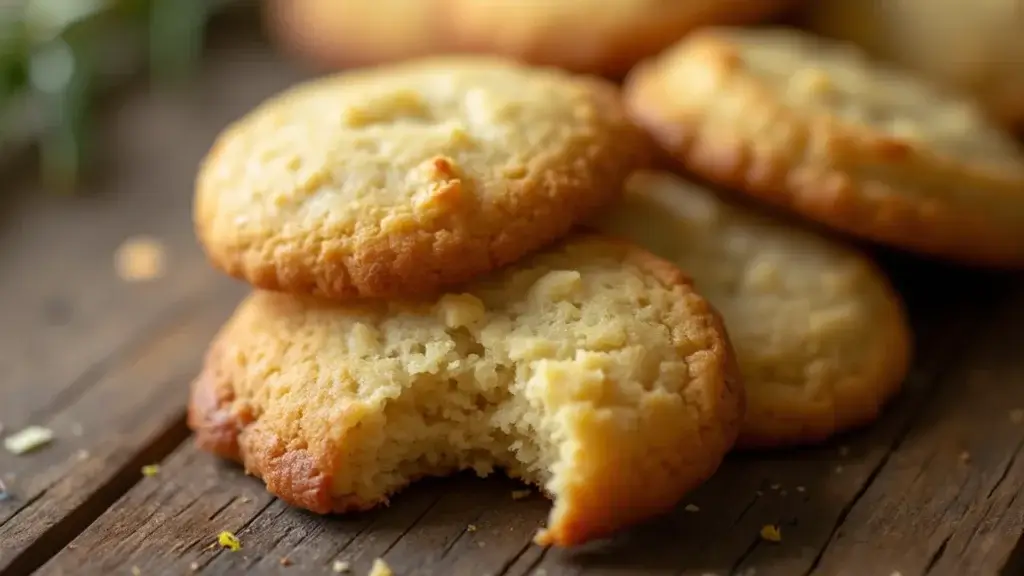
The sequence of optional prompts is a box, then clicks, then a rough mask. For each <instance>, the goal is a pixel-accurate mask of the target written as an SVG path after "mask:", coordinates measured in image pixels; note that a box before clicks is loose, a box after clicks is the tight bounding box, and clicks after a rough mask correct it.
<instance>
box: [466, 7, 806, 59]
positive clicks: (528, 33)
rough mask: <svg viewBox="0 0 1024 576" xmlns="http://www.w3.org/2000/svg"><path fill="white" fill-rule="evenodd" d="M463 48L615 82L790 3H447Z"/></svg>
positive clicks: (775, 11) (770, 13)
mask: <svg viewBox="0 0 1024 576" xmlns="http://www.w3.org/2000/svg"><path fill="white" fill-rule="evenodd" d="M450 2H451V4H452V14H453V15H457V17H453V18H452V22H451V26H452V27H453V29H454V30H455V34H456V35H457V36H458V38H459V40H460V42H461V45H462V46H463V48H469V49H477V50H484V51H488V52H495V53H499V54H505V55H509V56H514V57H516V58H519V59H521V60H524V61H527V62H532V63H537V64H546V65H553V66H559V67H562V68H566V69H569V70H576V71H580V72H592V73H600V74H606V75H610V76H619V75H622V74H625V73H626V72H627V71H628V70H629V69H630V68H632V67H633V65H634V64H636V62H638V61H639V60H640V59H642V58H646V57H648V56H651V55H654V54H657V53H658V52H660V51H661V50H663V49H664V48H666V47H667V46H669V45H671V44H672V43H674V42H675V41H677V40H678V39H679V38H682V37H683V36H684V35H686V34H687V33H688V32H690V31H692V30H695V29H697V28H699V27H701V26H707V25H715V24H718V25H720V24H744V23H749V22H755V21H758V20H761V19H763V18H766V17H768V16H770V15H773V14H775V13H777V12H780V11H781V10H782V9H783V8H786V7H788V6H789V5H790V4H792V0H686V1H679V0H561V1H558V2H552V1H550V0H490V1H488V2H481V1H480V0H450Z"/></svg>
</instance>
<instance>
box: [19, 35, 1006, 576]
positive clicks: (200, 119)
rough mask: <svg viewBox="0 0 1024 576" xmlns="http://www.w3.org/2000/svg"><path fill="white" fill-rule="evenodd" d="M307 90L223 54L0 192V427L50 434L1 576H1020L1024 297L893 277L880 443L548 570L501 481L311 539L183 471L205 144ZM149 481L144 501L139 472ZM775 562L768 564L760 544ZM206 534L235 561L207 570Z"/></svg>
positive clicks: (896, 271) (214, 323)
mask: <svg viewBox="0 0 1024 576" xmlns="http://www.w3.org/2000/svg"><path fill="white" fill-rule="evenodd" d="M303 75H304V73H303V72H302V71H301V70H299V69H298V68H296V67H295V66H294V65H293V64H290V63H288V62H285V61H284V60H282V59H281V58H280V57H278V56H274V55H273V53H271V52H270V51H269V50H268V49H267V48H265V47H264V46H263V45H262V44H261V43H259V42H257V41H255V40H249V39H242V38H237V39H233V40H232V42H230V43H228V44H226V45H224V46H221V47H217V48H215V49H214V50H213V51H212V56H211V59H210V61H209V62H208V64H207V69H206V70H205V72H204V74H203V77H202V79H201V81H200V82H198V83H196V85H195V87H193V88H191V89H190V90H189V91H188V92H184V93H177V94H166V93H165V94H154V93H150V92H149V91H147V90H145V89H140V90H137V91H134V92H132V93H131V94H129V95H127V96H126V97H124V98H121V99H119V100H117V101H115V102H112V103H111V105H110V106H109V108H110V109H109V110H108V113H107V114H106V117H105V118H106V121H105V122H104V124H103V125H104V133H103V134H102V137H101V142H100V144H101V148H100V152H101V153H100V155H99V162H101V163H102V166H101V169H100V170H98V171H97V172H98V174H100V175H101V176H100V177H98V178H97V179H96V180H95V181H94V182H92V183H90V188H91V190H90V192H89V193H88V194H86V195H84V196H83V197H81V198H74V199H69V198H54V197H48V196H46V195H44V194H43V193H41V192H39V191H38V190H36V189H35V188H34V186H35V185H34V184H33V183H32V179H31V178H29V177H15V176H11V175H5V176H4V177H3V178H0V182H2V183H3V184H2V185H3V191H4V196H3V197H2V198H0V200H2V201H3V202H4V203H5V205H4V210H3V212H2V214H3V216H2V217H0V245H2V246H3V247H4V248H3V250H2V251H0V293H2V294H3V295H4V296H5V297H4V298H3V299H2V300H0V319H2V324H0V326H2V329H0V373H2V374H3V393H2V395H0V423H3V425H4V426H5V428H6V429H7V431H8V432H10V431H13V430H17V429H19V428H21V427H23V426H26V425H29V424H40V425H44V426H48V427H50V428H52V429H53V430H54V431H55V432H56V436H57V438H56V440H55V441H54V443H53V444H52V445H51V446H49V447H47V448H45V449H42V450H40V451H38V452H36V453H33V454H30V455H23V456H13V455H10V454H8V453H6V452H0V478H3V479H4V481H5V483H6V484H7V485H8V487H9V489H10V491H11V494H12V496H13V497H12V498H11V499H10V500H8V501H3V502H0V575H2V576H8V575H15V574H17V575H20V574H29V573H32V572H35V571H38V572H39V573H41V574H132V573H133V569H137V570H138V572H139V573H142V574H165V573H166V574H180V573H186V572H190V571H194V570H198V571H199V572H200V573H203V574H237V573H242V572H243V571H247V572H249V573H254V574H278V573H284V574H307V573H312V574H317V573H320V574H329V573H331V568H332V564H333V563H334V562H335V561H338V560H341V561H345V562H348V563H350V565H351V567H352V569H353V573H355V574H364V573H366V571H367V570H368V569H369V567H370V565H371V564H372V562H373V560H374V559H375V558H378V557H383V558H384V559H386V561H387V562H388V563H389V564H390V565H391V567H392V568H393V569H394V570H395V573H396V574H398V575H406V574H423V575H426V574H435V575H458V574H466V575H471V576H480V575H484V574H491V575H499V574H509V575H520V574H535V575H540V574H548V575H554V574H612V573H614V574H705V573H709V574H720V575H724V574H758V575H764V574H778V575H790V574H850V575H856V576H862V575H863V576H872V575H875V574H878V575H883V576H889V575H891V574H894V573H897V572H898V573H900V574H902V575H904V576H911V575H916V574H997V573H999V572H1000V571H1001V570H1003V571H1004V572H1005V573H1014V574H1018V573H1024V560H1022V558H1024V552H1022V550H1020V549H1018V543H1019V540H1020V536H1021V533H1022V528H1024V501H1021V500H1019V499H1018V498H1017V494H1018V492H1019V490H1020V488H1021V486H1022V484H1024V459H1018V454H1019V452H1020V450H1021V447H1022V446H1024V423H1021V422H1015V421H1014V419H1013V418H1011V414H1013V411H1014V410H1016V409H1018V408H1024V356H1022V355H1021V353H1022V352H1024V279H1022V278H1020V277H1016V278H1015V277H1011V276H1007V275H994V274H983V273H978V272H968V271H963V270H954V269H951V268H946V267H942V266H938V265H935V264H928V263H923V262H919V261H914V260H911V259H908V258H903V257H898V256H894V255H883V260H884V264H885V266H886V269H887V270H889V271H890V272H891V273H892V275H893V277H894V280H895V282H896V283H897V285H898V286H899V287H900V289H901V291H902V292H903V294H904V295H905V297H906V299H907V301H908V303H909V307H910V310H911V314H912V318H913V321H914V326H915V329H916V332H917V335H918V351H917V361H916V366H915V369H914V371H913V373H912V375H911V377H910V378H909V380H908V383H907V387H906V390H905V392H904V394H902V395H901V396H900V397H899V398H898V399H897V401H896V402H894V404H893V405H892V407H891V408H890V409H889V410H888V411H887V412H886V414H885V416H884V417H883V418H882V420H881V421H880V422H878V423H877V424H876V425H874V426H872V427H870V428H868V429H866V430H863V431H860V432H857V433H853V434H849V435H846V436H844V437H842V438H839V439H837V440H836V441H835V442H832V443H830V444H829V445H827V446H823V447H820V448H815V449H805V450H794V451H784V452H776V453H752V454H737V455H734V456H732V457H730V458H729V460H728V461H727V462H726V464H725V465H724V467H723V468H722V470H721V471H720V472H719V474H718V475H716V477H715V478H714V479H713V480H712V481H711V482H709V483H708V484H707V485H706V486H704V487H702V488H701V489H699V490H698V491H697V492H696V493H694V494H693V495H692V497H690V498H688V499H687V502H686V503H688V504H694V505H696V506H697V507H698V508H699V510H697V511H687V510H685V509H684V508H682V507H680V509H679V510H678V511H677V512H676V513H674V514H670V515H668V516H666V517H664V518H660V519H657V520H654V521H652V522H650V523H648V524H646V525H644V526H639V527H637V528H635V529H634V530H631V531H629V532H627V533H624V534H622V535H620V536H619V537H617V538H615V539H613V540H611V541H608V542H604V543H598V544H594V545H589V546H586V547H583V548H581V549H579V550H573V551H560V550H543V549H540V548H538V547H536V546H534V545H533V544H531V542H530V539H531V537H532V535H533V533H534V531H535V530H536V528H537V527H538V526H539V525H540V523H541V522H543V520H544V519H545V517H546V515H547V512H548V503H547V502H546V501H545V500H544V499H543V498H541V497H539V496H537V495H534V496H531V497H529V498H526V499H522V500H514V499H513V498H512V496H511V494H512V492H513V491H514V490H516V489H517V488H518V486H517V485H516V484H515V483H514V482H512V481H510V480H507V479H502V478H491V479H487V480H480V479H477V478H473V477H469V476H462V477H457V478H452V479H438V480H431V481H426V482H423V483H420V484H418V485H416V486H414V487H412V488H411V489H409V490H408V491H407V492H405V493H403V494H402V495H400V496H399V497H398V498H396V499H395V502H394V503H393V504H392V506H391V507H389V508H386V509H382V510H378V511H375V512H371V513H367V514H360V515H353V516H346V517H317V516H314V515H311V514H307V513H304V512H300V511H297V510H293V509H290V508H289V507H287V506H285V505H283V504H282V503H281V502H279V501H277V500H275V499H273V498H271V497H270V496H269V495H268V494H267V493H266V492H265V491H264V490H263V488H262V486H261V485H260V484H259V483H258V482H257V481H255V480H253V479H251V478H248V477H246V476H245V475H244V474H243V473H242V472H241V471H240V470H239V469H238V468H237V467H234V466H231V465H227V464H224V463H222V462H219V461H217V460H216V459H214V458H213V457H210V456H208V455H206V454H203V453H200V452H198V451H196V450H195V449H194V448H193V447H192V445H191V443H190V442H189V441H188V438H187V436H188V433H187V430H186V429H185V427H184V425H183V415H184V406H185V400H186V389H187V384H188V381H189V378H190V376H191V375H192V374H193V373H195V371H196V369H197V367H198V363H199V361H200V358H201V356H202V353H203V349H204V347H205V345H206V344H207V342H208V341H209V338H210V337H211V335H212V334H213V332H214V331H215V330H216V328H217V327H218V325H219V324H220V322H222V321H223V319H224V318H225V317H226V316H227V315H228V314H229V313H230V312H231V308H232V306H233V305H234V303H235V302H236V301H237V299H238V298H239V296H240V295H241V294H242V293H243V290H244V288H243V287H241V286H239V285H237V284H236V283H234V282H232V281H229V280H227V279H224V278H222V277H220V276H219V275H217V274H216V273H214V272H213V271H212V270H211V269H210V268H209V267H208V266H207V265H206V263H205V262H204V260H203V258H202V257H201V255H200V252H199V250H198V249H197V248H196V246H195V243H194V240H193V238H192V230H191V226H190V223H189V202H190V193H191V183H192V175H193V174H194V172H195V167H196V164H197V162H198V161H199V159H200V158H201V156H202V154H203V153H204V152H205V151H206V149H207V147H208V146H209V143H210V141H211V140H212V138H213V136H214V134H215V133H216V132H217V131H218V130H219V129H220V128H222V127H223V126H224V124H225V123H226V122H228V121H230V120H231V119H232V118H234V117H236V116H238V115H239V114H241V113H243V112H244V111H245V110H247V109H248V108H249V107H251V106H252V105H253V104H255V103H256V102H258V101H259V100H261V99H262V98H264V97H265V96H267V95H268V94H270V93H272V92H274V91H276V90H278V89H280V88H282V87H284V86H286V85H288V84H290V83H292V82H294V81H295V80H296V79H298V78H300V77H302V76H303ZM136 234H147V235H151V236H154V237H157V238H159V239H160V240H162V241H163V242H164V243H165V244H166V246H167V248H168V255H169V260H170V261H169V269H168V273H167V274H166V275H165V276H164V277H162V278H159V279H157V280H155V281H152V282H149V283H143V284H129V283H125V282H124V281H122V280H121V279H119V278H118V276H117V275H116V274H115V272H114V268H113V252H114V250H115V248H116V247H117V246H118V244H120V243H121V242H122V241H123V240H124V239H126V238H128V237H130V236H133V235H136ZM157 462H159V463H161V469H160V472H159V473H158V474H157V475H156V476H153V477H143V476H142V475H141V473H140V468H141V466H142V465H145V464H151V463H157ZM769 523H773V524H779V525H780V526H781V530H782V536H783V540H782V542H781V543H778V544H773V543H767V542H763V541H761V540H760V538H759V536H758V532H759V530H760V528H761V527H762V526H763V525H765V524H769ZM222 530H229V531H232V532H234V533H235V534H237V535H238V537H239V538H240V539H241V541H242V545H243V548H242V550H240V551H238V552H228V551H224V550H220V549H217V548H211V547H210V545H211V544H212V543H213V542H214V541H215V539H216V536H217V534H218V533H219V532H220V531H222Z"/></svg>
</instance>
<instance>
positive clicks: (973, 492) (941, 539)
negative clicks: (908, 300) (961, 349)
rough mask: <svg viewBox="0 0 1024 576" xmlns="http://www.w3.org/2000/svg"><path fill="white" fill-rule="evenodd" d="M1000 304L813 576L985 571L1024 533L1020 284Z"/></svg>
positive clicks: (1023, 285)
mask: <svg viewBox="0 0 1024 576" xmlns="http://www.w3.org/2000/svg"><path fill="white" fill-rule="evenodd" d="M1009 282H1012V281H1010V280H1008V283H1009ZM1003 300H1004V301H1003V302H1001V305H999V306H998V307H997V308H995V311H994V312H992V313H990V314H989V318H988V322H986V324H985V326H984V328H983V329H982V330H980V331H978V332H977V333H976V334H977V336H976V341H974V342H972V343H971V346H970V348H969V350H968V352H967V354H966V355H965V357H964V358H963V360H962V361H961V362H958V363H957V365H956V366H955V367H951V369H950V370H949V371H948V372H947V373H946V374H944V375H943V377H942V379H941V380H940V382H939V385H938V386H936V387H935V388H934V389H933V391H932V399H931V401H930V402H929V404H928V406H927V409H926V410H924V411H923V413H922V414H921V415H920V417H919V419H918V421H917V422H916V423H915V426H914V428H913V430H912V431H911V432H910V433H909V434H907V436H906V437H905V438H903V439H902V441H901V442H900V443H899V445H898V446H897V447H896V448H895V449H894V451H893V452H892V454H891V455H890V456H889V457H888V459H887V461H886V463H885V466H884V467H883V468H882V469H881V470H880V471H879V473H878V475H877V478H876V479H875V481H874V482H873V483H872V484H871V486H870V487H868V489H867V490H866V492H865V493H864V495H863V496H862V497H861V498H860V499H859V500H858V501H857V502H856V505H855V506H853V507H852V509H851V511H850V513H849V516H848V517H847V518H846V519H845V521H844V522H843V524H842V525H841V526H839V528H838V530H837V531H836V533H835V534H834V535H833V537H832V539H831V541H830V543H829V546H828V548H827V549H826V550H825V552H824V554H823V556H822V558H821V562H820V564H819V567H820V569H821V571H822V572H823V573H827V574H854V573H856V572H855V568H856V566H857V561H858V559H859V558H862V557H864V556H865V555H870V556H871V557H872V558H874V559H876V561H877V562H880V563H885V564H887V565H889V566H891V567H892V569H891V571H899V572H900V573H901V574H903V575H904V576H911V575H916V574H951V575H955V574H995V573H997V571H998V570H999V568H1000V567H1001V566H1002V565H1003V564H1004V563H1006V562H1007V560H1008V559H1009V557H1010V555H1011V553H1012V552H1013V549H1014V547H1015V545H1016V543H1017V540H1018V539H1019V538H1020V536H1021V534H1022V532H1024V500H1021V499H1020V498H1019V497H1018V495H1019V493H1020V491H1021V489H1022V487H1024V459H1022V458H1020V455H1021V449H1022V447H1024V386H1022V384H1024V355H1022V352H1024V344H1022V343H1024V282H1019V281H1018V282H1017V285H1016V289H1015V290H1014V291H1010V292H1009V293H1008V294H1006V295H1005V296H1004V297H1003Z"/></svg>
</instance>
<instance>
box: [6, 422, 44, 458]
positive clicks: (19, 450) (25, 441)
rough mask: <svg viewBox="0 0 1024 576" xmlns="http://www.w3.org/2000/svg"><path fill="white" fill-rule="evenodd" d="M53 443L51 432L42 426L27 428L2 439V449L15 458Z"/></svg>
mask: <svg viewBox="0 0 1024 576" xmlns="http://www.w3.org/2000/svg"><path fill="white" fill-rule="evenodd" d="M52 441H53V430H50V429H49V428H43V427H42V426H29V427H28V428H25V429H24V430H22V431H21V432H18V433H17V434H13V435H11V436H8V437H7V438H5V439H4V448H6V449H7V451H8V452H10V453H11V454H14V455H15V456H20V455H22V454H27V453H28V452H31V451H33V450H36V449H39V448H42V447H43V446H46V445H47V444H49V443H50V442H52Z"/></svg>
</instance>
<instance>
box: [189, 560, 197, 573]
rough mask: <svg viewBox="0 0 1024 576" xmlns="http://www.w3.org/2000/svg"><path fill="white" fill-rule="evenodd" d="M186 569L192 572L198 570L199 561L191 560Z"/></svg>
mask: <svg viewBox="0 0 1024 576" xmlns="http://www.w3.org/2000/svg"><path fill="white" fill-rule="evenodd" d="M188 569H189V570H191V571H193V572H199V562H193V563H191V564H189V565H188Z"/></svg>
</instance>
